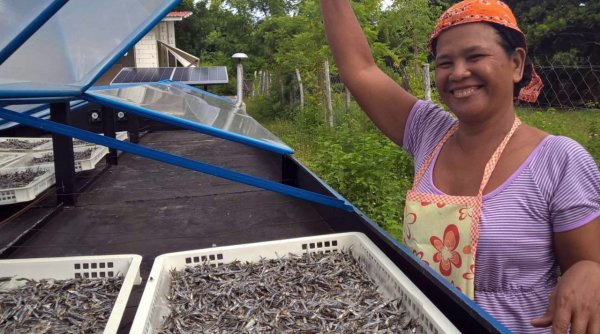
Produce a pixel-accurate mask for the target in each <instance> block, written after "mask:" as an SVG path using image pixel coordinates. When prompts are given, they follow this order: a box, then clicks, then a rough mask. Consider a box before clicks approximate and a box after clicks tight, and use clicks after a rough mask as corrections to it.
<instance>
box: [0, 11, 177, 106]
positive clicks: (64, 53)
mask: <svg viewBox="0 0 600 334" xmlns="http://www.w3.org/2000/svg"><path fill="white" fill-rule="evenodd" d="M21 1H22V2H23V3H27V4H29V5H31V4H33V3H36V2H37V1H23V0H21ZM177 2H178V1H177V0H102V1H89V0H70V1H69V2H67V3H66V4H65V5H64V6H63V7H62V8H60V10H58V12H57V13H56V14H54V16H52V17H51V18H50V19H49V20H48V21H47V22H46V23H45V24H44V25H43V26H42V27H41V28H40V29H39V30H37V31H36V32H35V33H34V34H33V35H32V36H31V37H30V38H29V39H28V40H27V41H25V43H24V44H22V45H21V46H20V47H19V48H18V49H17V50H16V51H15V52H14V53H12V55H11V56H10V57H8V59H6V61H5V62H4V63H3V64H2V65H0V98H1V97H4V98H6V97H10V98H14V97H45V96H76V95H79V94H81V92H83V91H84V90H85V89H87V88H88V87H89V86H90V85H91V84H92V83H93V82H94V81H95V80H96V79H97V78H98V77H99V76H100V75H102V74H103V73H104V72H105V71H106V70H107V69H108V68H109V67H110V65H112V64H113V63H114V62H115V61H116V60H117V59H118V58H119V57H120V56H121V55H123V54H124V53H125V52H126V51H127V50H128V49H129V48H130V47H132V46H133V44H134V43H135V42H137V41H138V40H139V39H140V38H141V37H142V36H143V35H145V33H146V32H147V31H149V30H150V29H151V28H152V27H153V26H154V25H155V24H156V23H158V22H159V21H160V19H161V18H163V17H164V16H165V15H166V14H167V13H168V12H169V11H170V10H171V8H172V7H173V6H174V5H175V4H177ZM18 7H19V8H20V7H22V6H18ZM3 17H4V16H3ZM19 20H24V18H23V17H19ZM3 26H4V25H3Z"/></svg>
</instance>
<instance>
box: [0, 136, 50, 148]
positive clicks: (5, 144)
mask: <svg viewBox="0 0 600 334" xmlns="http://www.w3.org/2000/svg"><path fill="white" fill-rule="evenodd" d="M48 142H50V139H48V140H40V141H35V142H31V141H27V140H22V139H14V138H11V139H7V140H4V141H0V149H13V150H30V149H32V148H34V147H37V146H40V145H42V144H46V143H48Z"/></svg>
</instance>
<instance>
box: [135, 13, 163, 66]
mask: <svg viewBox="0 0 600 334" xmlns="http://www.w3.org/2000/svg"><path fill="white" fill-rule="evenodd" d="M161 23H163V22H161ZM159 26H160V24H159ZM158 35H159V29H158V26H156V27H154V28H152V30H150V31H149V32H148V33H147V34H146V36H144V37H143V38H142V39H141V40H140V41H139V42H137V44H136V45H135V66H136V67H158V45H157V44H156V40H157V37H158Z"/></svg>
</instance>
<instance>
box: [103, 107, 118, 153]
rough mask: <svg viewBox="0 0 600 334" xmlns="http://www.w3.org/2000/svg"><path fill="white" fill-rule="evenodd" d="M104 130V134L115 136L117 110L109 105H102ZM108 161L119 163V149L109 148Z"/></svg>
mask: <svg viewBox="0 0 600 334" xmlns="http://www.w3.org/2000/svg"><path fill="white" fill-rule="evenodd" d="M102 130H103V132H104V135H105V136H107V137H110V138H115V137H116V133H115V111H114V110H113V109H111V108H108V107H102ZM106 163H107V164H109V165H117V164H118V163H119V159H118V155H117V150H115V149H114V148H109V149H108V155H107V156H106Z"/></svg>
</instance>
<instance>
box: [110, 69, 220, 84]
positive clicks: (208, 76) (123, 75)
mask: <svg viewBox="0 0 600 334" xmlns="http://www.w3.org/2000/svg"><path fill="white" fill-rule="evenodd" d="M162 80H171V81H177V82H181V83H185V84H188V85H218V84H226V83H228V82H229V78H228V76H227V67H225V66H211V67H157V68H141V67H140V68H138V67H125V68H123V69H121V71H120V72H119V73H118V74H117V75H116V76H115V78H114V79H113V81H112V82H111V84H120V83H147V82H159V81H162Z"/></svg>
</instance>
